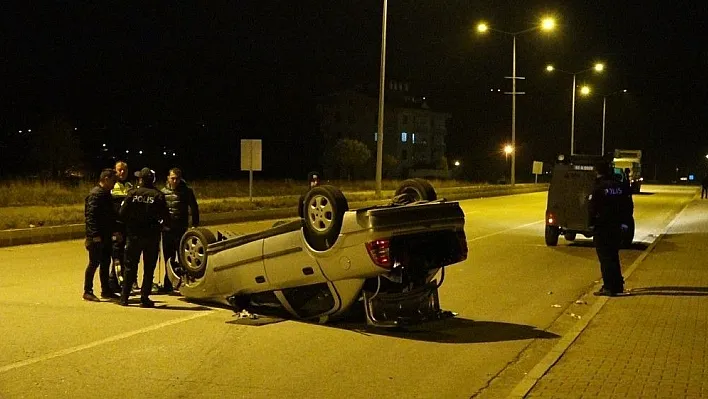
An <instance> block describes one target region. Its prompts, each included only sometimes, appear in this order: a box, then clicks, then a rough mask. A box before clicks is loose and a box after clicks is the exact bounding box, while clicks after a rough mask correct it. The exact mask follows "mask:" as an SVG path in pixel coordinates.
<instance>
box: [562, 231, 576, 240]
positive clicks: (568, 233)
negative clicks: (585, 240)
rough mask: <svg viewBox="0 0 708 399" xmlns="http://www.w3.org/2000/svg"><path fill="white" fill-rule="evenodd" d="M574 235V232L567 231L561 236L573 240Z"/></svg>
mask: <svg viewBox="0 0 708 399" xmlns="http://www.w3.org/2000/svg"><path fill="white" fill-rule="evenodd" d="M576 236H577V234H576V233H571V232H568V231H567V232H565V234H563V237H564V238H565V239H566V240H568V241H575V237H576Z"/></svg>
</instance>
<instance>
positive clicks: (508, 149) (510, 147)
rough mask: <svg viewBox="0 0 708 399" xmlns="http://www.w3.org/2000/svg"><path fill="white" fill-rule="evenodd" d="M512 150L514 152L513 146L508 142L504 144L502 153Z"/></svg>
mask: <svg viewBox="0 0 708 399" xmlns="http://www.w3.org/2000/svg"><path fill="white" fill-rule="evenodd" d="M512 152H514V147H512V146H511V145H510V144H507V145H505V146H504V154H506V155H509V154H511V153H512Z"/></svg>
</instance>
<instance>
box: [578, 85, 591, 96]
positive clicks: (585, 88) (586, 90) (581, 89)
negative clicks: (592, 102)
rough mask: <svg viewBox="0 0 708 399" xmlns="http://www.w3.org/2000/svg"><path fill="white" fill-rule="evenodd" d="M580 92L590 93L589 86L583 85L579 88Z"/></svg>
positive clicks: (583, 93) (585, 94)
mask: <svg viewBox="0 0 708 399" xmlns="http://www.w3.org/2000/svg"><path fill="white" fill-rule="evenodd" d="M580 94H582V95H584V96H587V95H588V94H590V86H583V87H581V88H580Z"/></svg>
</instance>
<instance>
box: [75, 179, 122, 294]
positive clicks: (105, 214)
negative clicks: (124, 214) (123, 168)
mask: <svg viewBox="0 0 708 399" xmlns="http://www.w3.org/2000/svg"><path fill="white" fill-rule="evenodd" d="M115 182H116V173H115V171H114V170H113V169H104V170H103V171H102V172H101V175H100V178H99V181H98V185H97V186H96V187H94V188H93V189H91V191H90V192H89V195H88V196H87V197H86V201H85V204H84V215H85V216H86V242H85V247H86V250H87V251H88V256H89V263H88V266H86V271H85V273H84V295H83V299H84V300H86V301H93V302H98V301H99V299H98V298H97V297H96V295H95V294H94V293H93V278H94V276H95V275H96V269H99V271H98V276H99V277H100V279H101V298H104V299H116V298H118V296H117V295H116V294H115V293H114V292H113V291H112V290H111V289H110V287H109V277H108V271H109V269H110V265H111V241H112V238H113V237H116V238H119V239H120V238H121V237H120V233H117V232H116V219H117V218H118V215H117V213H116V210H115V208H114V207H113V200H112V198H111V187H113V185H114V184H115Z"/></svg>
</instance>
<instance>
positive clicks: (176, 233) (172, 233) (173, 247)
mask: <svg viewBox="0 0 708 399" xmlns="http://www.w3.org/2000/svg"><path fill="white" fill-rule="evenodd" d="M160 191H161V192H162V194H164V195H165V200H166V201H167V208H168V209H169V211H170V224H169V230H167V231H165V232H164V233H163V234H162V252H163V253H164V256H165V259H164V261H165V269H167V265H168V264H169V262H172V261H173V260H174V261H177V248H178V247H179V242H180V239H181V238H182V235H184V233H185V232H186V231H187V228H188V227H189V211H190V210H191V211H192V226H193V227H197V226H199V205H197V198H196V197H195V195H194V191H193V190H192V189H191V188H190V187H189V186H188V185H187V182H185V181H184V180H183V179H182V170H181V169H179V168H172V169H170V172H169V174H168V175H167V185H166V186H165V187H163V188H162V189H161V190H160ZM172 290H173V287H172V282H171V281H170V279H169V273H167V270H165V283H164V285H163V286H162V287H160V289H159V290H158V292H159V293H161V294H169V293H171V292H172Z"/></svg>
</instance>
